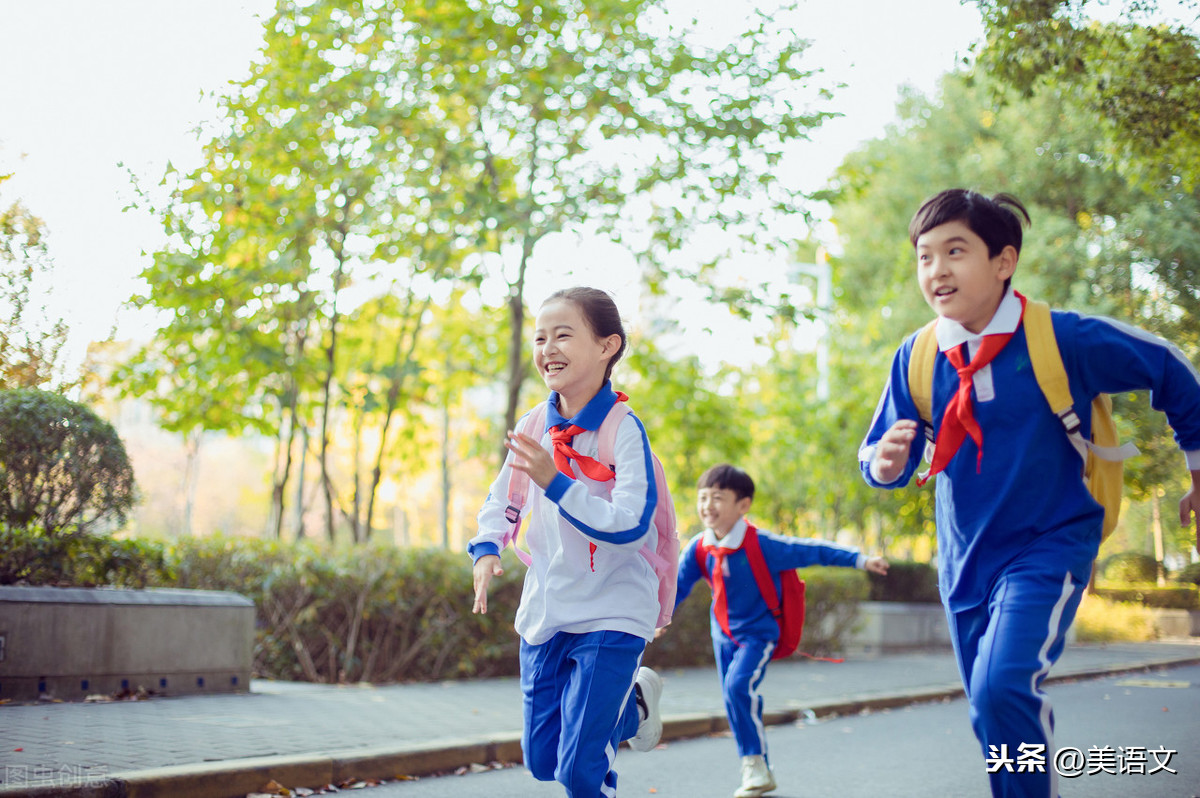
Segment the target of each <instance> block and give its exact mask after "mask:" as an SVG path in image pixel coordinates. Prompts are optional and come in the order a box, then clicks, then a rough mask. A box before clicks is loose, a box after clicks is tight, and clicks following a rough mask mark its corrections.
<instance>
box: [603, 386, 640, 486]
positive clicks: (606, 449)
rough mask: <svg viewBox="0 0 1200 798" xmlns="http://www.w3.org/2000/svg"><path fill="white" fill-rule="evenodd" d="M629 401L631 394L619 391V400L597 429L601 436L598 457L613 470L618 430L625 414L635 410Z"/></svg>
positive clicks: (614, 467)
mask: <svg viewBox="0 0 1200 798" xmlns="http://www.w3.org/2000/svg"><path fill="white" fill-rule="evenodd" d="M628 402H629V396H628V395H626V394H625V393H623V392H622V391H617V401H616V402H614V403H613V406H612V407H610V408H609V409H608V415H606V416H605V417H604V421H602V422H600V429H598V430H596V435H597V436H598V437H599V440H598V441H597V448H596V459H597V460H599V461H600V462H601V463H603V464H604V465H606V466H608V467H609V468H610V469H612V470H613V471H616V459H617V458H616V455H615V454H614V453H613V452H614V450H615V449H616V448H617V430H618V429H620V428H621V422H622V421H624V420H625V416H627V415H629V414H630V413H632V412H633V411H632V410H630V409H629V405H628V404H627V403H628Z"/></svg>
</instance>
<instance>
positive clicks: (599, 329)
mask: <svg viewBox="0 0 1200 798" xmlns="http://www.w3.org/2000/svg"><path fill="white" fill-rule="evenodd" d="M556 300H561V301H566V302H573V303H575V305H576V307H578V308H579V311H580V312H581V313H582V314H583V320H584V321H586V322H587V325H588V327H591V328H592V333H593V334H594V335H595V336H596V337H597V338H607V337H608V336H610V335H619V336H621V345H620V346H619V347H617V353H616V354H615V355H613V356H612V358H610V359H609V361H608V368H607V369H605V371H604V379H605V381H607V380H608V378H609V377H611V376H612V370H613V366H615V365H617V361H618V360H620V359H621V355H623V354H625V341H626V338H625V326H624V325H623V324H621V313H620V311H618V310H617V303H616V302H613V299H612V297H611V296H609V295H608V294H607V293H605V292H604V291H601V290H600V289H599V288H587V287H586V286H576V287H574V288H564V289H562V290H561V291H555V292H554V293H553V294H551V295H550V296H548V297H546V300H545V301H544V302H542V306H543V307H545V306H546V305H548V304H550V303H551V302H554V301H556Z"/></svg>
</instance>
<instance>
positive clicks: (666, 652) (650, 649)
mask: <svg viewBox="0 0 1200 798" xmlns="http://www.w3.org/2000/svg"><path fill="white" fill-rule="evenodd" d="M711 607H712V591H710V590H709V588H708V583H707V582H705V581H704V580H703V579H701V580H699V581H697V582H696V584H695V586H694V587H693V588H692V592H691V594H690V595H689V596H688V597H687V599H686V600H685V601H684V602H683V603H682V604H680V605H679V606H678V607H676V608H675V614H674V616H672V618H671V625H670V626H668V627H667V631H666V632H665V633H664V634H663V635H662V637H660V638H658V639H657V640H655V641H654V642H652V643H650V645H648V646H647V647H646V654H645V656H644V657H643V658H642V659H643V662H645V664H646V665H649V666H650V667H652V668H690V667H699V666H705V665H712V664H713V647H712V632H711V631H710V630H711V626H710V618H711V617H712V614H711Z"/></svg>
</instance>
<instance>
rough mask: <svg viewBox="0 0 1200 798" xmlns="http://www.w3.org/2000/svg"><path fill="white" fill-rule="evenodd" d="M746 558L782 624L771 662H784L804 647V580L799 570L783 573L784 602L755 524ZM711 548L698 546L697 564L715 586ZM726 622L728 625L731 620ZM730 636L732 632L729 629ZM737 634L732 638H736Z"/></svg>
mask: <svg viewBox="0 0 1200 798" xmlns="http://www.w3.org/2000/svg"><path fill="white" fill-rule="evenodd" d="M742 549H743V550H744V551H745V552H746V559H747V560H748V561H749V562H750V570H751V571H753V572H754V581H755V582H757V583H758V592H759V593H761V594H762V597H763V601H765V602H766V603H767V609H769V610H770V611H771V615H773V616H774V617H775V622H776V623H778V624H779V643H778V644H777V645H776V646H775V651H773V652H772V653H771V659H782V658H784V657H788V656H791V655H792V654H793V653H794V652H795V651H796V649H797V648H798V647H799V646H800V636H801V634H803V632H804V580H803V579H801V578H800V576H799V575H798V574H797V573H796V569H795V568H789V569H788V570H786V571H781V572H780V574H779V580H780V583H781V584H782V587H783V600H782V601H781V600H780V597H779V594H778V593H776V592H775V582H774V581H773V580H772V579H771V571H770V569H769V568H767V561H766V558H764V557H763V553H762V547H761V546H759V544H758V530H757V529H755V528H754V526H753V525H752V524H747V525H746V537H745V539H744V540H743V542H742ZM711 550H712V549H711V547H709V546H705V545H704V540H703V538H701V540H700V542H699V543H698V544H697V545H696V563H697V564H698V565H699V566H700V574H701V575H702V576H703V577H704V581H706V582H708V584H709V586H710V587H711V586H712V574H710V573H709V572H708V555H709V553H710V552H711ZM725 623H728V622H727V621H726V622H725ZM725 631H726V634H729V630H728V629H726V630H725ZM732 636H733V635H730V637H732Z"/></svg>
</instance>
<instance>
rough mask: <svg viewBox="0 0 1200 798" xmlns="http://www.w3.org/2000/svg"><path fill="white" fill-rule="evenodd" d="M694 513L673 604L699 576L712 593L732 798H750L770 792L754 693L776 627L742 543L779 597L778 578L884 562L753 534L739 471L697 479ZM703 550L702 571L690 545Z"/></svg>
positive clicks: (745, 478)
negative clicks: (808, 569) (737, 782)
mask: <svg viewBox="0 0 1200 798" xmlns="http://www.w3.org/2000/svg"><path fill="white" fill-rule="evenodd" d="M698 487H699V492H698V494H697V497H696V510H697V512H698V513H699V515H700V520H701V521H702V522H703V523H704V526H705V530H704V531H703V532H702V533H700V534H699V535H696V537H694V538H693V539H692V540H691V541H690V542H689V543H688V545H687V546H686V547H685V548H684V550H683V552H682V553H681V554H680V557H679V576H678V580H677V586H678V591H677V594H676V598H675V606H679V604H680V603H681V602H683V600H684V599H686V598H687V597H688V594H689V593H690V592H691V591H692V587H693V586H694V585H695V584H696V580H698V579H700V578H704V579H705V580H706V581H707V582H708V583H709V586H710V587H711V588H712V592H713V603H712V613H711V617H712V620H711V626H710V628H711V633H712V640H713V653H714V654H715V656H716V660H717V673H718V674H719V676H720V677H721V691H722V693H723V694H724V697H725V714H726V716H727V717H728V718H729V726H730V728H731V729H732V730H733V737H734V740H735V741H736V742H737V747H738V754H739V755H740V756H741V757H742V786H741V787H740V788H739V789H738V790H737V792H735V793H734V795H735V796H737V798H754V796H759V795H766V794H767V793H769V792H771V791H772V790H774V789H775V776H774V774H773V773H772V772H771V768H770V763H769V761H768V758H767V735H766V729H765V727H764V726H763V699H762V695H761V693H759V688H760V687H761V685H762V681H763V677H765V676H766V675H767V664H768V663H769V662H770V661H771V654H772V652H773V651H774V650H775V646H776V643H777V642H778V641H779V624H778V623H777V622H776V620H775V618H774V616H773V615H772V614H771V611H770V609H769V608H768V607H767V603H766V600H765V599H764V598H763V596H762V593H761V592H760V591H759V587H758V582H757V581H756V580H755V577H754V573H753V571H752V569H751V565H750V561H749V559H748V556H747V554H746V551H745V548H744V544H745V542H746V541H747V539H748V538H750V537H751V536H757V538H758V543H759V547H760V549H761V550H762V555H763V559H764V560H765V561H766V564H767V567H768V569H769V570H770V572H771V578H772V580H773V581H774V583H775V592H776V595H777V596H778V595H782V590H781V580H780V576H779V575H780V573H782V572H784V571H788V570H792V569H795V568H803V567H805V566H808V565H838V566H845V567H849V568H859V569H866V570H868V571H871V572H873V573H877V574H886V573H887V570H888V564H887V561H886V560H883V559H882V558H880V557H867V556H865V555H863V554H859V553H858V551H857V550H855V549H851V548H847V547H844V546H838V545H834V544H830V543H825V542H823V541H819V540H810V539H804V538H792V537H783V536H781V535H773V534H771V533H769V532H762V531H759V530H757V529H755V527H754V525H753V524H750V523H748V522H747V521H746V518H745V515H746V513H747V512H749V510H750V505H751V503H752V502H753V501H754V480H752V479H751V478H750V475H749V474H747V473H746V472H745V471H743V470H741V469H740V468H735V467H734V466H731V465H724V464H723V465H717V466H713V467H712V468H710V469H708V470H707V471H705V472H704V474H703V475H701V477H700V482H699V485H698ZM702 545H703V546H704V547H706V549H707V550H708V552H709V553H708V555H707V557H705V564H704V570H703V571H702V570H701V567H700V562H699V559H698V557H697V551H696V549H697V547H698V546H702Z"/></svg>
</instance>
